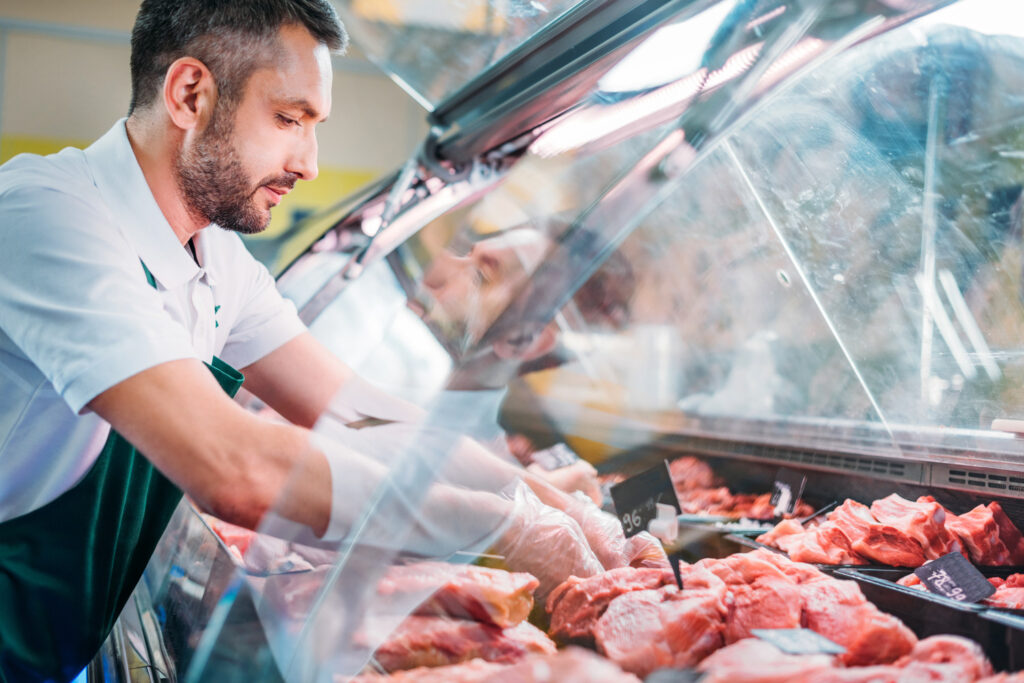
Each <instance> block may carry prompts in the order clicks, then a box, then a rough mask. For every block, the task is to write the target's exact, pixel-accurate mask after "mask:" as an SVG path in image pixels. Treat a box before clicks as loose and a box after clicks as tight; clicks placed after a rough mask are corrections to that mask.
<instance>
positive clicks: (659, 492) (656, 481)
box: [611, 461, 682, 538]
mask: <svg viewBox="0 0 1024 683" xmlns="http://www.w3.org/2000/svg"><path fill="white" fill-rule="evenodd" d="M611 494H612V505H614V506H615V516H616V517H618V518H619V521H620V522H622V530H623V531H624V532H625V533H626V538H630V537H631V536H636V535H637V534H638V533H640V532H641V531H647V525H648V524H650V523H651V520H652V519H655V518H656V517H657V516H658V507H657V506H658V503H662V504H665V505H671V506H672V507H674V508H675V509H676V514H679V513H680V512H682V508H681V507H679V498H678V497H676V487H675V486H673V485H672V477H671V476H670V475H669V471H668V461H663V462H662V463H661V464H660V465H656V466H654V467H652V468H651V469H649V470H644V471H643V472H641V473H640V474H637V475H635V476H632V477H630V478H629V479H627V480H626V481H623V482H620V483H618V484H616V485H615V486H613V487H612V488H611Z"/></svg>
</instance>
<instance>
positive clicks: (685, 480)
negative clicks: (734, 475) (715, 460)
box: [668, 455, 715, 492]
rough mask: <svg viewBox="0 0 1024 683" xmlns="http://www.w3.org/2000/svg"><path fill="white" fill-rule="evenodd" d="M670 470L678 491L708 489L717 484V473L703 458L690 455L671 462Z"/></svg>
mask: <svg viewBox="0 0 1024 683" xmlns="http://www.w3.org/2000/svg"><path fill="white" fill-rule="evenodd" d="M668 471H669V476H671V477H672V484H673V485H674V486H675V489H676V491H677V492H679V491H691V490H693V489H708V488H711V487H712V486H714V485H715V474H714V472H712V471H711V467H710V466H709V465H708V464H707V463H706V462H704V461H703V460H699V459H698V458H694V457H692V456H689V455H688V456H684V457H682V458H676V459H675V460H673V461H672V462H670V463H669V464H668Z"/></svg>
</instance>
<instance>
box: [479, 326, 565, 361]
mask: <svg viewBox="0 0 1024 683" xmlns="http://www.w3.org/2000/svg"><path fill="white" fill-rule="evenodd" d="M557 341H558V327H557V326H556V325H555V323H553V322H551V323H548V324H547V325H545V326H544V327H542V328H541V329H539V330H535V331H530V330H521V331H519V332H514V333H512V334H508V335H505V336H503V337H502V338H501V339H499V340H497V341H495V342H494V353H495V355H497V356H498V358H505V359H508V360H512V359H518V360H521V361H524V362H525V361H528V360H533V359H534V358H540V357H541V356H543V355H544V354H545V353H548V352H549V351H551V349H553V348H555V343H556V342H557Z"/></svg>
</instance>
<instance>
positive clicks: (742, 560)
mask: <svg viewBox="0 0 1024 683" xmlns="http://www.w3.org/2000/svg"><path fill="white" fill-rule="evenodd" d="M680 571H681V574H682V580H683V588H682V589H679V588H678V587H677V586H676V584H675V581H674V580H673V578H672V576H671V574H670V573H668V572H661V571H659V570H652V569H631V568H629V567H624V568H621V569H615V570H612V571H609V572H605V573H604V574H601V575H598V576H594V577H590V578H588V579H579V578H575V577H573V578H571V579H569V580H568V581H566V582H565V583H564V584H562V586H560V587H558V588H557V589H555V591H554V592H553V593H552V594H551V596H550V597H549V598H548V602H547V609H548V611H549V612H550V614H551V635H552V636H553V637H554V638H555V639H556V640H559V641H562V642H570V643H577V644H583V645H592V646H595V647H596V648H597V649H598V651H600V652H601V653H602V654H604V655H605V656H607V657H608V658H609V659H611V660H612V661H614V662H615V663H616V664H618V665H619V666H621V667H622V668H623V669H625V670H626V671H629V672H632V673H634V674H636V675H638V676H641V677H643V676H646V675H647V674H649V673H651V672H652V671H654V670H656V669H659V668H680V667H692V666H694V665H696V664H698V663H700V662H701V661H702V660H704V658H705V657H707V656H708V655H710V654H711V653H713V652H715V651H716V650H719V649H720V648H722V647H724V646H726V645H730V644H732V643H736V642H739V641H741V640H743V639H745V638H749V637H750V635H751V630H752V629H758V628H798V627H805V628H809V629H811V630H814V631H816V632H818V633H820V634H822V635H824V636H825V637H827V638H829V639H831V640H833V641H835V642H836V643H838V644H840V645H842V646H843V647H845V648H846V653H845V654H843V655H841V656H840V657H838V658H837V660H836V661H837V662H838V663H839V664H841V665H844V666H866V665H875V664H888V663H891V662H894V661H896V660H897V659H899V658H900V657H902V656H904V655H907V654H908V653H910V652H911V650H912V649H913V647H914V645H915V644H916V643H917V638H916V637H915V636H914V634H913V633H912V632H911V631H910V630H909V629H908V628H907V627H906V626H904V625H903V623H902V622H900V621H899V620H898V619H896V618H895V617H893V616H891V615H888V614H885V613H883V612H881V611H879V610H878V608H877V607H875V606H874V605H873V604H871V603H870V602H868V601H867V600H866V599H865V598H864V595H863V594H862V593H861V591H860V588H859V587H858V586H857V584H856V583H854V582H852V581H839V580H836V579H832V578H830V577H828V576H826V575H825V574H824V573H822V572H820V571H819V570H817V569H815V568H814V567H812V566H811V565H807V564H801V563H797V562H792V561H790V560H787V559H786V558H785V557H783V556H782V555H779V554H777V553H773V552H771V551H768V550H755V551H753V552H750V553H740V554H736V555H732V556H730V557H727V558H724V559H705V560H701V561H700V562H698V563H696V564H694V565H689V566H684V567H682V568H681V570H680Z"/></svg>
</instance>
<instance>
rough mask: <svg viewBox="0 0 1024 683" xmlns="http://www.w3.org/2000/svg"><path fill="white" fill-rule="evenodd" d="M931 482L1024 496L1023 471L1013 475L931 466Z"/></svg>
mask: <svg viewBox="0 0 1024 683" xmlns="http://www.w3.org/2000/svg"><path fill="white" fill-rule="evenodd" d="M932 471H933V473H934V478H933V480H932V481H933V483H934V484H938V485H946V486H955V487H958V488H965V489H970V490H973V491H991V492H998V494H999V495H1002V496H1009V497H1012V498H1024V473H1021V474H1018V475H1014V474H1009V473H1006V472H984V471H979V470H968V469H959V468H955V467H943V468H940V467H938V466H934V465H933V467H932Z"/></svg>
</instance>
